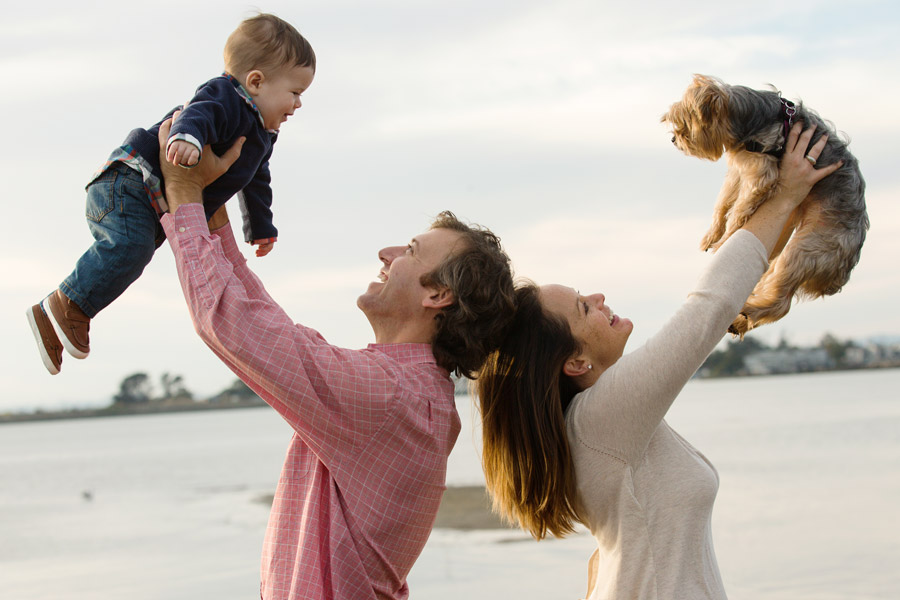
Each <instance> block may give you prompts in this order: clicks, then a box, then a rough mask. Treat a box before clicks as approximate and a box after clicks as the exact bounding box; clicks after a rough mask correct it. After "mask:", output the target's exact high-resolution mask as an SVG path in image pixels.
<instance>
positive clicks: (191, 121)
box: [168, 78, 243, 152]
mask: <svg viewBox="0 0 900 600" xmlns="http://www.w3.org/2000/svg"><path fill="white" fill-rule="evenodd" d="M242 103H243V100H242V99H241V98H240V96H238V94H237V93H236V92H235V91H234V88H233V86H232V85H231V83H229V82H228V81H227V80H225V79H222V78H216V79H212V80H210V81H208V82H206V83H205V84H203V85H201V86H200V87H199V88H197V91H196V92H195V94H194V97H193V98H191V99H190V101H189V102H188V103H187V104H186V105H185V106H184V108H183V109H182V111H181V114H180V115H179V116H178V119H177V120H176V121H175V122H174V123H172V129H171V132H170V133H169V140H168V143H171V142H172V141H174V140H185V141H189V142H191V143H192V144H194V145H196V146H197V147H198V149H199V150H200V151H201V152H202V151H203V146H204V145H206V144H210V145H212V144H215V143H217V142H220V141H222V140H228V139H231V138H232V137H234V134H235V131H237V128H238V126H239V123H240V117H239V115H240V111H241V110H242Z"/></svg>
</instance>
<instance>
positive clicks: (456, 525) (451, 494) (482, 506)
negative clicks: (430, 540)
mask: <svg viewBox="0 0 900 600" xmlns="http://www.w3.org/2000/svg"><path fill="white" fill-rule="evenodd" d="M272 498H273V496H272V494H265V495H263V496H260V497H259V502H261V503H263V504H267V505H270V506H271V504H272ZM434 527H435V529H456V530H459V531H475V530H480V529H513V528H511V527H508V526H507V525H505V524H504V523H503V521H502V520H501V519H500V517H499V516H497V515H496V514H494V513H493V512H492V511H491V501H490V498H489V497H488V495H487V490H486V489H485V488H484V486H478V485H467V486H448V487H447V490H446V491H445V492H444V497H443V498H442V499H441V508H440V510H439V511H438V515H437V520H436V521H435V523H434Z"/></svg>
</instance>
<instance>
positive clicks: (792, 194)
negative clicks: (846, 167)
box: [743, 121, 844, 256]
mask: <svg viewBox="0 0 900 600" xmlns="http://www.w3.org/2000/svg"><path fill="white" fill-rule="evenodd" d="M802 129H803V124H802V123H801V122H799V121H798V122H797V123H794V126H793V127H791V130H790V132H788V139H787V141H786V142H785V148H784V156H783V157H781V168H780V171H779V175H778V184H777V187H776V189H775V195H774V196H773V197H772V198H770V199H768V200H766V201H765V202H764V203H763V205H762V206H760V207H759V208H758V209H756V212H754V213H753V215H752V216H751V217H750V218H749V219H748V220H747V222H746V223H745V224H744V227H743V228H744V229H746V230H747V231H749V232H751V233H752V234H753V235H755V236H756V237H757V238H759V241H761V242H762V243H763V245H764V246H765V247H766V254H767V255H769V256H772V252H773V251H774V250H775V248H776V247H778V246H779V245H782V246H783V244H784V242H785V241H787V238H788V236H790V233H791V231H792V230H793V227H794V225H793V220H791V214H792V213H793V212H794V211H795V210H796V208H797V207H798V206H800V204H802V203H803V201H804V200H805V199H806V198H807V197H808V196H809V192H810V190H812V188H813V186H814V185H815V184H816V183H818V182H819V181H820V180H821V179H823V178H825V177H828V176H829V175H831V174H832V173H834V172H835V171H837V170H838V169H839V168H840V167H841V165H843V164H844V163H843V162H836V163H834V164H833V165H827V166H824V167H822V168H821V169H817V168H816V165H815V163H816V160H818V158H819V156H820V155H821V154H822V149H823V148H824V147H825V143H826V142H827V141H828V138H827V137H826V136H824V135H823V136H822V137H821V138H819V140H818V141H817V142H816V143H815V144H813V146H812V147H811V148H810V147H809V142H810V140H811V139H812V136H813V133H814V132H815V127H810V128H809V129H807V130H806V131H803V132H802V133H801V130H802ZM807 148H809V150H807ZM807 157H809V158H807ZM810 159H812V160H810ZM779 240H780V241H779Z"/></svg>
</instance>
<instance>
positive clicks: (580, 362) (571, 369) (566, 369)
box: [563, 354, 591, 377]
mask: <svg viewBox="0 0 900 600" xmlns="http://www.w3.org/2000/svg"><path fill="white" fill-rule="evenodd" d="M590 370H591V363H590V361H589V360H588V359H587V357H586V356H584V355H583V354H582V355H579V356H573V357H572V358H570V359H569V360H567V361H566V364H564V365H563V373H565V374H566V375H568V376H569V377H579V376H581V375H584V374H585V373H587V372H588V371H590Z"/></svg>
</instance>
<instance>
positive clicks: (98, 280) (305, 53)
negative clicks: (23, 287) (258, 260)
mask: <svg viewBox="0 0 900 600" xmlns="http://www.w3.org/2000/svg"><path fill="white" fill-rule="evenodd" d="M315 70H316V55H315V53H314V52H313V49H312V47H311V46H310V45H309V42H307V41H306V39H304V38H303V36H301V35H300V33H298V32H297V30H296V29H294V27H292V26H291V25H290V24H289V23H287V22H285V21H283V20H281V19H279V18H278V17H275V16H273V15H268V14H260V15H258V16H256V17H253V18H250V19H247V20H246V21H244V22H242V23H241V24H240V26H239V27H238V28H237V29H236V30H235V31H234V32H233V33H232V34H231V35H230V36H229V38H228V41H227V42H226V43H225V73H223V74H222V75H221V76H220V77H216V78H214V79H211V80H209V81H207V82H206V83H204V84H203V85H201V86H200V87H199V88H198V89H197V92H196V94H195V95H194V97H193V98H192V99H191V100H190V102H189V103H188V104H187V105H186V106H185V107H184V109H183V111H182V112H181V114H180V115H179V117H178V119H176V121H175V123H174V124H173V125H172V131H171V135H170V137H169V140H168V143H167V146H166V160H168V161H170V162H172V163H174V164H177V165H180V166H182V167H185V168H191V167H192V166H193V165H195V164H197V162H198V161H199V160H200V156H201V153H202V152H203V149H204V147H205V146H209V147H210V148H211V149H212V151H213V152H215V153H216V154H222V153H224V152H225V150H227V149H228V148H230V147H231V145H232V144H233V143H234V142H235V141H236V140H237V139H238V138H240V137H244V138H246V141H245V142H244V145H243V147H242V149H241V156H240V158H239V159H238V160H237V162H235V163H234V165H233V166H232V167H231V168H230V169H229V170H228V172H227V173H225V174H224V175H222V176H221V177H219V179H217V180H216V181H215V182H214V183H212V184H211V185H209V186H208V187H207V188H206V189H205V190H204V191H203V204H204V208H205V210H206V216H207V218H209V217H211V216H212V215H213V213H214V212H216V210H217V209H219V208H220V207H221V206H222V205H223V204H225V202H226V201H227V200H228V199H229V198H231V197H232V196H233V195H235V194H237V195H238V200H239V202H240V206H241V213H242V215H243V230H244V238H245V240H246V241H247V242H249V243H251V244H254V245H256V246H257V249H256V255H257V256H265V255H266V254H268V253H269V252H270V251H271V250H272V247H273V244H274V242H275V240H276V238H277V235H278V230H277V229H276V228H275V226H274V225H273V223H272V209H271V206H272V190H271V188H270V186H269V182H270V176H269V157H270V156H271V155H272V146H273V145H274V143H275V140H276V139H277V137H278V130H279V128H280V127H281V124H282V123H284V122H285V121H286V120H287V118H288V117H289V116H291V115H293V114H294V111H295V110H297V109H298V108H300V95H301V94H302V93H303V92H304V91H305V90H306V89H307V88H308V87H309V86H310V84H311V83H312V80H313V77H314V75H315ZM175 110H176V109H172V111H170V112H169V113H168V114H167V115H166V116H165V117H164V118H163V119H162V120H161V121H160V123H162V121H164V120H165V119H167V118H169V117H171V116H172V114H173V113H174V112H175ZM160 123H157V124H156V125H154V126H153V127H151V128H150V129H135V130H133V131H132V132H131V133H129V134H128V136H127V137H126V138H125V142H124V143H123V144H122V146H120V147H119V148H118V149H116V150H115V151H114V152H113V153H112V155H111V156H110V157H109V160H108V161H107V163H106V165H105V166H104V167H103V168H102V169H100V171H99V172H98V173H97V174H95V175H94V178H93V179H92V180H91V182H90V183H89V184H88V186H87V207H86V211H85V212H86V217H87V222H88V227H89V228H90V230H91V233H92V234H93V236H94V240H95V241H94V243H93V245H92V246H91V247H90V248H89V249H88V250H87V252H85V253H84V254H83V255H82V257H81V258H80V259H79V260H78V262H77V264H76V265H75V270H74V271H72V273H71V274H70V275H69V276H68V277H67V278H66V279H65V280H64V281H63V282H62V283H61V284H60V285H59V288H58V289H56V290H55V291H53V292H52V293H51V294H50V295H49V296H47V297H46V298H44V299H43V300H42V301H41V302H40V303H38V304H35V305H34V306H32V307H31V308H30V309H29V310H28V313H27V316H28V321H29V324H30V325H31V330H32V333H33V334H34V337H35V340H36V341H37V345H38V350H39V352H40V355H41V359H42V360H43V363H44V366H45V367H46V368H47V370H48V371H50V373H51V374H53V375H55V374H56V373H59V370H60V366H61V363H62V349H63V348H65V349H66V351H67V352H68V353H69V354H71V355H72V356H74V357H75V358H86V357H87V355H88V353H89V352H90V342H89V338H88V331H89V328H90V321H91V319H93V318H94V316H95V315H96V314H97V313H98V312H99V311H101V310H102V309H103V308H105V307H106V306H107V305H109V303H111V302H112V301H113V300H115V299H116V298H118V297H119V296H120V295H121V294H122V292H124V291H125V289H126V288H127V287H128V286H129V285H131V283H132V282H134V281H135V280H136V279H137V278H138V277H139V276H140V274H141V272H142V271H143V270H144V267H146V266H147V264H148V263H149V262H150V259H151V258H153V253H154V252H155V251H156V248H158V247H159V246H160V244H162V242H163V240H164V239H165V234H164V233H163V229H162V225H161V224H160V222H159V217H160V215H161V214H162V213H164V212H165V211H166V210H167V206H166V203H165V197H164V196H163V193H162V190H163V185H162V183H163V182H162V173H161V171H160V168H159V160H160V159H159V154H160V152H159V150H160V149H159V142H158V140H157V134H158V132H159V126H160Z"/></svg>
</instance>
